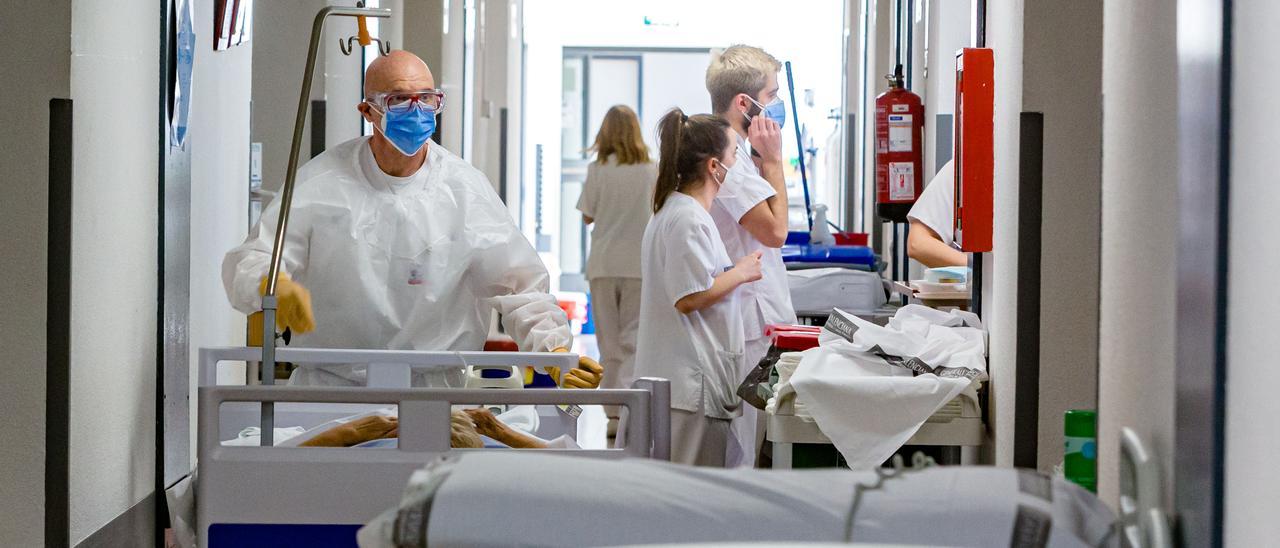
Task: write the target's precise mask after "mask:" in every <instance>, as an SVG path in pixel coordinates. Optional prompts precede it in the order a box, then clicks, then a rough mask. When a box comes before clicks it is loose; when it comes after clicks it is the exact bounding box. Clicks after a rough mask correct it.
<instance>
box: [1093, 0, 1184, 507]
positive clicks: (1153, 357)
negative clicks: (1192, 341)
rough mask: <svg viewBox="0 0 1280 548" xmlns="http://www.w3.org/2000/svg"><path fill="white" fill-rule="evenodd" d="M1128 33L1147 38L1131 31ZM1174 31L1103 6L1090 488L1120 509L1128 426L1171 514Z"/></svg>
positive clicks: (1165, 17) (1158, 18)
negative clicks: (1094, 437)
mask: <svg viewBox="0 0 1280 548" xmlns="http://www.w3.org/2000/svg"><path fill="white" fill-rule="evenodd" d="M1139 26H1140V27H1142V28H1144V29H1146V31H1145V32H1142V33H1134V32H1131V31H1130V29H1133V28H1137V27H1139ZM1176 27H1177V6H1175V5H1174V4H1173V3H1171V2H1165V1H1163V0H1107V2H1106V3H1105V5H1104V21H1103V34H1104V37H1103V42H1104V44H1105V49H1104V51H1105V53H1104V54H1103V79H1102V95H1103V98H1104V104H1103V110H1104V111H1105V112H1106V113H1107V115H1106V117H1104V118H1103V138H1102V142H1103V154H1102V240H1101V244H1102V247H1101V260H1102V267H1101V288H1100V302H1101V310H1100V311H1099V332H1100V334H1101V336H1100V337H1099V341H1098V370H1099V378H1098V407H1099V409H1100V411H1101V412H1100V414H1099V417H1098V451H1099V455H1098V490H1099V494H1100V495H1101V496H1102V498H1103V500H1106V501H1107V502H1108V503H1110V504H1111V505H1112V506H1113V507H1116V506H1117V505H1118V503H1119V483H1120V481H1119V480H1120V476H1119V470H1120V429H1121V428H1124V427H1128V428H1132V429H1133V430H1134V431H1135V432H1137V433H1138V434H1139V435H1140V436H1142V437H1143V438H1144V439H1145V440H1146V441H1147V443H1148V444H1150V446H1151V450H1152V452H1154V453H1155V455H1156V458H1157V460H1158V461H1159V463H1160V467H1161V469H1162V471H1163V473H1162V477H1163V478H1164V496H1165V497H1164V498H1165V508H1166V510H1169V511H1172V509H1173V458H1174V454H1175V451H1176V445H1175V440H1174V437H1175V435H1174V399H1175V386H1174V384H1175V381H1174V364H1175V363H1176V353H1175V338H1176V335H1175V331H1176V327H1175V322H1176V318H1177V306H1176V304H1177V280H1176V279H1175V275H1174V274H1175V271H1176V266H1177V252H1178V246H1177V231H1178V216H1177V215H1176V213H1171V212H1176V211H1177V210H1178V190H1177V180H1178V168H1177V162H1178V117H1177V114H1178V92H1177V89H1178V79H1177V70H1178V69H1177V66H1178V65H1177V63H1178V59H1177V28H1176ZM1155 135H1160V136H1162V138H1159V139H1155V138H1152V136H1155Z"/></svg>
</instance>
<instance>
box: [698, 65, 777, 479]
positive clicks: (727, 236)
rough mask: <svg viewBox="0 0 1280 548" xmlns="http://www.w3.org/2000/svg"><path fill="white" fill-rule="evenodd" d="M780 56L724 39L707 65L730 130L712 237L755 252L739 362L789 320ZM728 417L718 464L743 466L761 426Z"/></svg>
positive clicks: (736, 252) (753, 360)
mask: <svg viewBox="0 0 1280 548" xmlns="http://www.w3.org/2000/svg"><path fill="white" fill-rule="evenodd" d="M781 68H782V64H781V63H779V62H778V60H777V59H775V58H774V57H773V56H772V55H769V54H768V53H766V52H765V51H764V50H762V49H760V48H756V47H752V46H743V45H737V46H732V47H730V48H728V49H726V50H724V51H723V52H721V53H720V54H719V55H717V56H715V57H714V58H713V59H712V60H711V65H710V66H708V67H707V92H708V93H709V94H710V95H711V108H712V110H713V111H714V112H715V113H716V114H717V115H718V116H720V117H721V118H723V119H724V120H725V121H727V122H729V126H730V127H732V128H733V131H734V133H735V134H736V135H737V140H738V146H737V152H736V154H737V162H736V163H734V165H733V168H731V169H730V170H729V173H728V175H727V176H726V177H725V182H724V185H723V186H722V187H721V188H720V191H719V192H718V193H717V194H716V199H715V202H714V203H713V204H712V207H711V217H712V219H714V220H715V223H716V229H717V230H719V231H720V239H721V240H723V241H724V247H725V249H726V250H727V251H728V252H729V256H730V257H745V256H747V255H750V254H752V253H755V252H757V251H758V252H760V253H761V254H762V256H761V258H760V269H761V271H762V277H761V279H760V280H759V281H756V282H752V283H750V284H746V285H744V286H742V287H741V288H740V289H739V290H738V291H740V292H742V302H743V309H742V323H743V326H742V327H743V333H744V335H745V336H744V339H745V340H746V345H745V348H744V350H745V351H744V358H745V359H743V360H742V363H743V365H744V366H745V367H746V370H744V371H741V372H740V375H739V376H738V378H739V379H742V378H745V377H746V375H747V373H748V371H749V370H750V369H751V368H754V367H755V366H756V364H757V363H758V362H759V361H760V359H761V358H763V357H764V355H765V353H766V352H768V350H769V338H768V337H765V336H764V327H765V326H766V325H769V324H775V323H786V324H792V323H796V313H795V310H794V309H793V308H792V306H791V292H790V290H789V289H788V287H787V269H786V267H785V266H783V264H782V253H781V250H780V248H781V247H782V245H783V244H784V243H786V240H787V229H788V222H787V184H786V179H785V177H784V176H783V171H782V169H783V159H782V126H783V125H784V124H785V123H786V107H785V105H784V104H783V102H782V100H781V99H780V98H779V97H778V70H780V69H781ZM742 409H743V414H742V416H740V417H738V418H736V419H734V420H733V424H732V426H731V428H732V434H733V435H732V436H731V439H730V440H729V444H728V453H727V454H726V456H725V464H726V466H751V465H752V464H753V463H754V462H755V456H756V453H757V451H758V449H759V446H760V445H761V443H762V442H763V439H764V438H763V431H762V429H758V428H757V424H758V422H759V420H758V418H757V416H756V415H757V413H756V409H755V408H754V407H751V406H749V405H744V406H742Z"/></svg>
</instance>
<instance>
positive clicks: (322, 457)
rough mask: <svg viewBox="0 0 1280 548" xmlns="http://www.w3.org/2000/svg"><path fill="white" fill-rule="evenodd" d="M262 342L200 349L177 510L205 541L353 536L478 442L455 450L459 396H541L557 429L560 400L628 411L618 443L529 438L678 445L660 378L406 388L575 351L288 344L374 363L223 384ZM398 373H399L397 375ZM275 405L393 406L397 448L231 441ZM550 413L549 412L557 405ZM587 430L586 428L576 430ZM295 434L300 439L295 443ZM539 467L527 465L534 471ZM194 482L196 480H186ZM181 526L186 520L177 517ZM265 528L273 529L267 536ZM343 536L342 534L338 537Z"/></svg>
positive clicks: (467, 399) (324, 412) (325, 360)
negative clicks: (356, 379) (187, 504)
mask: <svg viewBox="0 0 1280 548" xmlns="http://www.w3.org/2000/svg"><path fill="white" fill-rule="evenodd" d="M258 356H259V349H258V348H253V347H244V348H204V349H201V350H200V370H199V375H200V377H199V378H200V387H199V411H200V412H199V429H198V434H197V451H198V453H197V455H198V463H199V467H198V471H197V472H196V473H195V474H194V475H193V476H194V501H195V502H193V503H192V504H191V506H192V507H193V508H194V512H195V517H194V518H181V517H178V518H175V521H177V522H179V523H186V524H187V525H188V526H189V527H190V530H191V531H193V533H194V534H195V535H196V536H198V537H199V539H200V544H199V545H200V546H205V547H214V546H241V545H245V544H246V543H253V542H257V543H259V544H261V543H263V542H266V543H268V544H269V543H270V542H271V540H270V539H284V540H287V542H288V543H290V544H293V545H298V544H302V545H306V544H308V542H309V541H308V540H307V539H312V540H315V541H317V542H318V541H320V540H324V541H325V542H324V543H323V544H324V545H329V546H332V545H334V543H333V542H332V539H333V538H335V536H336V537H337V538H346V539H350V540H351V541H352V542H349V543H346V544H345V545H354V534H355V530H356V529H358V528H359V526H360V525H361V524H363V523H365V522H366V521H368V520H370V519H372V518H373V517H374V516H376V515H377V514H378V513H379V512H381V511H383V510H385V509H386V508H388V507H390V506H393V505H394V504H396V502H397V501H398V500H399V493H400V491H401V489H402V488H403V486H404V485H405V482H406V481H408V479H409V476H410V474H412V472H413V471H414V470H415V469H417V468H419V467H421V466H422V464H423V463H424V462H428V461H429V460H431V459H432V458H435V457H437V456H440V455H444V454H451V453H456V452H468V451H481V450H476V449H451V448H450V443H449V430H450V428H449V424H450V413H451V410H452V409H453V407H454V406H460V405H465V406H481V405H489V404H508V405H532V406H536V407H537V409H538V415H539V416H538V418H539V421H538V422H539V423H540V424H539V426H538V432H537V436H538V437H540V438H544V439H551V438H554V437H556V436H558V435H560V434H563V433H566V430H565V429H566V428H569V429H572V430H569V431H568V432H569V433H571V434H573V435H575V436H576V435H578V433H579V432H580V431H579V430H577V429H574V425H573V422H576V418H573V417H564V418H565V419H566V420H564V421H557V420H548V417H549V416H550V417H552V418H555V417H559V416H562V415H564V413H563V412H562V411H561V410H560V407H561V406H562V405H566V404H567V405H572V406H591V407H595V406H599V405H618V406H622V407H624V408H625V409H626V411H627V419H626V420H627V421H628V422H627V428H626V432H625V438H624V439H623V440H620V442H622V443H621V447H619V448H604V447H603V446H601V447H599V448H596V449H590V448H586V447H587V446H586V445H583V447H584V449H577V450H574V449H525V450H520V451H536V452H560V451H573V453H572V454H575V455H579V456H589V457H597V458H621V457H648V458H655V459H668V458H669V455H670V416H669V411H670V392H669V384H668V383H667V381H665V380H662V379H640V380H638V381H637V382H636V385H635V386H636V388H633V389H627V390H560V389H548V390H524V389H520V390H495V389H464V388H409V379H410V377H411V370H413V369H421V368H426V369H431V368H460V367H462V366H461V365H460V363H461V361H463V360H465V361H466V362H467V363H468V364H472V365H473V366H489V367H510V366H517V365H521V366H523V365H529V366H536V367H543V368H549V367H558V368H560V370H561V371H567V370H568V369H569V368H571V367H572V366H573V365H574V364H576V363H577V356H575V355H573V354H567V353H504V352H421V351H390V350H337V349H316V348H282V349H280V350H279V351H278V357H279V358H280V359H281V360H282V361H288V362H293V363H307V364H360V365H364V366H366V367H367V368H368V371H369V375H368V386H365V387H314V386H240V385H237V386H219V385H217V384H216V379H217V370H218V367H219V366H220V365H222V366H224V367H226V366H231V365H233V364H234V363H236V362H241V361H248V360H254V359H257V358H258ZM393 381H394V382H393ZM262 405H272V406H273V407H274V414H275V418H276V422H277V423H278V424H281V425H282V426H286V427H301V428H304V429H308V428H313V427H315V426H318V425H321V424H323V423H325V422H326V421H331V420H334V419H337V418H340V417H350V416H351V415H353V414H355V413H360V412H370V411H377V410H380V409H385V408H386V407H388V406H395V407H396V408H397V411H398V412H397V415H398V440H397V443H395V447H394V448H369V449H364V448H346V447H343V448H334V447H315V448H310V447H307V448H299V447H283V446H276V447H272V446H268V445H274V444H272V443H271V441H270V440H269V437H268V436H263V437H262V438H263V442H262V445H263V446H244V445H232V444H228V443H225V442H224V440H229V439H234V438H236V437H237V435H238V434H239V432H241V431H242V430H244V428H245V427H246V426H250V425H256V424H258V423H259V421H258V417H257V414H256V412H257V410H258V409H259V408H260V406H262ZM548 412H549V413H550V415H548ZM579 439H580V440H581V438H579ZM290 445H292V444H290ZM533 472H534V471H530V474H529V475H530V476H532V475H536V474H534V473H533ZM184 487H185V488H186V489H190V487H191V486H190V485H189V484H188V485H186V486H184ZM175 529H177V527H175ZM264 539H265V540H264ZM339 545H343V544H342V543H339Z"/></svg>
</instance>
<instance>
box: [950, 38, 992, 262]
mask: <svg viewBox="0 0 1280 548" xmlns="http://www.w3.org/2000/svg"><path fill="white" fill-rule="evenodd" d="M994 73H995V60H994V55H993V53H992V51H991V50H990V49H988V48H964V49H962V50H960V52H959V53H958V54H956V117H955V136H956V138H955V151H954V152H955V154H954V156H955V160H956V161H955V185H956V189H955V190H956V195H955V199H956V200H955V241H956V243H957V244H959V246H960V250H961V251H965V252H969V253H985V252H989V251H991V234H992V226H991V225H992V207H993V190H992V184H993V181H994V179H995V171H994V167H995V152H994V150H995V148H994V145H995V142H994V139H995V136H994V132H993V125H994V117H995V82H994Z"/></svg>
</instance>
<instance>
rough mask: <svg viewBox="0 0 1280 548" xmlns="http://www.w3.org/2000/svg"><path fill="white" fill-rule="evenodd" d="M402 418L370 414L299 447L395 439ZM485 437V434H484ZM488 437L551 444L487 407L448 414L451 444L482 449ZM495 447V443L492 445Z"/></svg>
mask: <svg viewBox="0 0 1280 548" xmlns="http://www.w3.org/2000/svg"><path fill="white" fill-rule="evenodd" d="M398 435H399V420H398V419H397V418H396V417H392V416H386V415H370V416H367V417H362V418H359V419H356V420H353V421H351V422H348V423H344V424H339V425H337V426H334V427H332V428H329V429H327V430H325V431H323V432H320V433H319V434H316V436H315V437H313V438H311V439H309V440H307V441H304V442H302V443H300V444H298V446H299V447H355V446H357V445H362V444H367V443H368V442H373V441H376V440H388V439H395V438H396V437H397V436H398ZM482 436H483V437H482ZM484 438H489V439H490V440H493V441H495V442H497V443H498V444H501V445H502V446H506V447H510V448H513V449H545V448H547V447H548V443H547V442H546V441H543V440H541V439H538V438H535V437H533V436H530V435H528V434H525V433H524V432H521V431H519V430H516V429H515V428H512V427H510V426H508V425H507V424H506V423H504V422H502V421H500V420H498V417H496V416H494V414H493V412H491V411H489V410H488V409H483V408H481V409H465V410H461V411H454V412H453V413H451V414H450V416H449V446H450V447H453V448H455V449H479V448H482V447H485V446H486V443H485V440H484ZM490 446H492V445H490Z"/></svg>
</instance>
